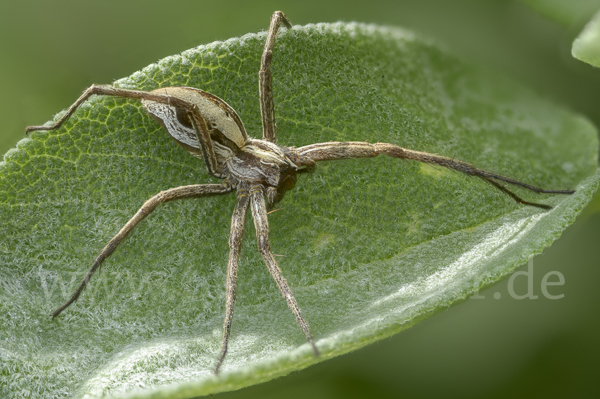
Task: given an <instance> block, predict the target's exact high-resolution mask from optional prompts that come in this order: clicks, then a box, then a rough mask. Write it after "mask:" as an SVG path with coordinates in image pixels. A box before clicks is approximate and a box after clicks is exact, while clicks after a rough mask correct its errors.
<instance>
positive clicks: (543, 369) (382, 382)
mask: <svg viewBox="0 0 600 399" xmlns="http://www.w3.org/2000/svg"><path fill="white" fill-rule="evenodd" d="M560 7H564V9H560ZM276 9H281V10H283V11H285V12H286V13H287V15H288V16H289V17H290V19H291V20H292V22H293V23H295V24H306V23H311V22H334V21H339V20H343V21H361V22H374V23H378V24H389V25H400V26H403V27H406V28H409V29H413V30H415V31H417V32H420V33H421V34H424V35H426V36H428V37H430V38H432V39H434V40H436V41H437V42H439V43H442V44H443V45H444V46H445V47H447V48H448V49H449V50H450V51H452V52H454V53H456V54H458V55H460V56H461V57H462V58H464V59H467V60H469V61H470V62H472V63H475V64H479V65H484V66H486V67H489V68H493V69H496V70H500V71H503V72H504V73H506V74H508V75H510V76H512V77H513V78H514V79H516V80H518V81H521V82H522V83H524V84H525V85H527V86H529V87H530V88H532V89H533V90H534V91H536V92H537V93H539V94H540V95H542V96H544V97H546V98H549V99H550V100H552V101H554V102H557V103H560V104H563V105H564V106H566V107H567V108H570V109H572V110H573V111H575V112H578V113H581V114H584V115H586V116H587V117H588V118H589V119H591V120H592V121H593V122H594V123H595V124H596V126H600V107H599V106H598V104H600V70H598V69H593V68H592V67H590V66H588V65H586V64H583V63H581V62H579V61H577V60H574V59H572V58H571V55H570V46H571V42H572V40H573V39H574V37H575V36H576V35H577V34H578V33H579V31H580V30H581V28H582V27H583V24H585V22H586V21H587V20H588V19H589V18H591V15H592V13H593V12H594V11H595V10H597V9H600V1H597V0H593V1H592V0H578V1H562V2H561V1H558V0H555V1H551V0H548V1H541V0H523V1H500V0H485V1H484V0H479V1H477V0H419V1H417V0H403V1H384V0H370V1H348V0H346V1H337V0H331V1H328V0H318V1H315V0H305V1H303V2H302V3H300V2H294V1H262V2H260V3H257V2H252V1H229V0H220V1H218V2H209V1H199V0H195V1H192V0H185V1H183V0H174V1H169V2H167V1H158V0H144V1H142V0H137V1H133V0H121V1H112V0H111V1H102V2H90V1H80V0H71V1H66V0H55V1H52V2H49V1H41V0H35V1H34V0H21V1H19V2H8V1H3V2H2V5H0V87H1V88H2V95H0V120H1V121H2V123H3V127H2V133H1V134H0V153H4V152H6V151H7V150H8V149H9V148H11V147H13V146H14V145H15V144H16V142H17V141H18V140H20V139H21V138H23V136H24V134H23V131H24V127H25V126H26V125H31V124H41V123H43V122H45V121H47V120H49V119H50V118H51V117H52V116H53V115H54V114H55V113H56V112H58V111H60V110H61V109H63V108H66V107H67V106H69V105H70V104H71V103H72V102H73V101H74V100H75V99H76V98H77V97H78V96H79V94H80V93H81V92H82V91H83V90H84V89H85V88H86V87H88V86H89V85H90V84H92V83H111V82H112V81H113V80H115V79H118V78H121V77H124V76H128V75H130V74H131V73H132V72H134V71H136V70H139V69H141V68H142V67H144V66H146V65H148V64H150V63H152V62H154V61H157V60H158V59H160V58H163V57H165V56H168V55H171V54H176V53H179V52H181V51H183V50H185V49H188V48H191V47H194V46H196V45H198V44H203V43H208V42H211V41H214V40H223V39H227V38H229V37H233V36H239V35H243V34H245V33H248V32H256V31H260V30H266V28H267V26H268V23H269V18H270V16H271V13H272V12H273V11H274V10H276ZM257 112H258V110H257ZM398 144H402V143H398ZM599 239H600V197H599V196H598V195H597V196H596V198H595V200H594V201H593V202H592V204H591V205H590V206H588V208H587V209H586V211H585V212H584V214H583V215H581V216H580V217H579V219H578V220H577V222H576V223H575V224H574V225H572V226H571V227H569V228H568V229H567V230H566V231H565V233H564V235H563V237H562V238H561V239H560V240H558V241H557V242H556V243H555V244H554V245H553V246H552V247H551V248H549V249H548V250H546V251H545V252H544V254H542V255H541V256H538V257H536V258H535V259H534V260H533V276H532V278H531V283H532V286H533V293H534V294H535V295H538V299H535V300H530V299H523V300H517V299H514V298H512V297H511V296H510V295H509V290H508V289H509V286H508V281H509V280H508V279H506V280H504V281H503V282H501V283H499V284H496V285H494V286H492V287H489V288H488V289H486V290H485V291H483V292H481V293H480V294H479V298H472V299H469V300H467V301H466V302H464V303H463V304H460V305H458V306H454V307H452V308H450V309H448V310H447V311H444V312H442V313H441V314H438V315H436V316H434V317H433V318H431V319H429V320H426V321H424V322H422V323H420V324H419V325H417V326H416V327H413V328H412V329H410V330H408V331H406V332H404V333H401V334H399V335H396V336H394V337H393V338H390V339H387V340H385V341H382V342H379V343H377V344H374V345H371V346H368V347H366V348H364V349H361V350H359V351H357V352H354V353H351V354H348V355H345V356H341V357H338V358H336V359H334V360H330V361H327V362H323V363H321V364H319V365H317V366H313V367H311V368H309V369H307V370H304V371H302V372H298V373H295V374H293V375H291V376H288V377H285V378H280V379H278V380H275V381H272V382H270V383H266V384H262V385H258V386H254V387H251V388H248V389H244V390H241V391H238V392H232V393H226V394H220V395H216V396H217V397H220V398H230V397H231V398H233V397H236V398H237V397H239V398H241V397H244V398H248V397H262V398H275V397H281V396H284V395H285V396H286V397H288V398H295V397H298V398H305V397H311V398H337V397H339V398H342V397H343V398H363V397H365V398H366V397H382V398H386V397H394V398H401V397H411V398H430V397H439V396H444V397H457V398H458V397H460V398H471V397H473V398H475V397H478V398H480V397H486V398H496V397H497V398H504V397H527V398H532V397H533V398H536V397H544V398H563V397H575V396H577V397H598V388H597V378H598V375H599V374H600V366H599V362H598V358H599V355H600V340H599V339H598V327H600V323H599V322H598V315H599V314H600V290H598V288H597V282H598V281H600V267H599V266H600V262H599V261H598V259H599V257H600V245H598V242H599ZM522 270H523V269H522ZM554 271H555V272H560V273H561V274H562V275H563V276H564V279H565V284H564V285H563V286H555V287H550V289H549V291H550V293H551V294H553V295H560V294H564V297H563V298H561V299H558V300H550V299H547V298H545V297H544V296H543V295H542V292H541V289H540V287H541V282H542V279H543V277H544V276H545V275H546V274H547V273H549V272H554ZM551 281H552V279H551ZM514 290H515V292H516V293H517V294H524V293H526V292H527V290H528V281H527V278H526V277H525V276H519V277H517V278H515V280H514ZM496 298H499V299H496Z"/></svg>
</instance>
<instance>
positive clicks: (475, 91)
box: [0, 24, 599, 398]
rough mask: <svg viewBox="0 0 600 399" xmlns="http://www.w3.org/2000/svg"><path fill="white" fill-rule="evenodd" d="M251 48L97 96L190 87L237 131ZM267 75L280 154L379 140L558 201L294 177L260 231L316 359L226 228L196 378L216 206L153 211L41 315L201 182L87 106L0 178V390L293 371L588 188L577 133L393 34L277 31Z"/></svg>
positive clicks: (463, 294) (591, 175)
mask: <svg viewBox="0 0 600 399" xmlns="http://www.w3.org/2000/svg"><path fill="white" fill-rule="evenodd" d="M264 40H265V33H264V32H263V33H260V34H250V35H246V36H243V37H241V38H235V39H231V40H228V41H226V42H216V43H212V44H209V45H205V46H200V47H198V48H195V49H192V50H189V51H186V52H184V53H183V54H181V55H178V56H172V57H168V58H166V59H164V60H162V61H160V62H158V63H157V64H153V65H150V66H148V67H147V68H145V69H143V70H142V71H140V72H137V73H134V74H133V75H132V76H131V77H129V78H126V79H122V80H119V81H117V82H115V85H118V86H120V87H126V88H136V89H142V90H152V89H155V88H158V87H166V86H191V87H198V88H201V89H203V90H206V91H208V92H210V93H213V94H215V95H217V96H219V97H220V98H222V99H224V100H225V101H226V102H227V103H228V104H230V105H231V106H232V107H233V108H234V109H236V110H237V112H238V113H239V115H240V117H241V119H242V120H243V121H244V123H245V126H246V130H247V131H248V133H249V134H250V135H251V136H253V137H258V138H259V137H260V135H261V131H262V130H261V126H260V113H259V101H258V89H257V71H258V69H259V63H260V54H261V51H262V46H263V44H264ZM273 75H274V92H275V102H276V119H277V134H278V143H279V144H281V145H287V146H302V145H307V144H311V143H316V142H324V141H334V140H339V141H346V140H357V141H369V142H390V143H395V144H399V145H402V146H404V147H407V148H411V149H415V150H420V151H427V152H432V153H437V154H442V155H446V156H451V157H453V158H456V159H460V160H463V161H467V162H470V163H472V164H474V165H476V166H478V167H480V168H483V169H486V170H490V171H495V172H498V173H501V174H503V175H506V176H511V177H514V178H516V179H519V180H521V181H525V182H528V183H530V184H534V185H537V186H541V187H545V188H555V189H570V188H574V189H577V192H576V193H575V194H574V195H571V196H559V195H554V196H552V195H546V196H540V195H536V194H533V193H529V192H525V191H523V190H517V192H518V193H519V195H521V196H523V197H524V198H526V199H528V200H533V201H540V202H544V203H547V204H551V205H553V206H554V209H553V210H551V211H543V210H541V209H537V208H533V207H523V206H519V205H517V204H516V203H515V202H514V201H513V200H512V199H511V198H509V197H507V196H506V195H504V194H502V193H501V192H499V191H498V190H496V189H495V188H494V187H492V186H491V185H489V184H486V183H485V182H483V181H481V180H479V179H475V178H470V177H468V176H465V175H462V174H459V173H457V172H450V171H447V170H444V169H440V168H434V167H430V166H426V165H422V164H419V163H415V162H402V161H400V160H397V159H391V158H386V157H383V156H381V157H378V158H375V159H362V160H348V161H340V162H330V163H323V164H320V165H319V167H318V169H317V171H316V172H315V173H314V174H310V175H302V176H300V178H299V181H298V184H297V186H296V188H295V189H294V190H292V191H290V192H288V194H287V195H286V197H285V198H284V200H283V201H282V202H281V203H280V204H279V205H278V207H277V208H279V209H280V210H278V211H277V212H274V213H272V214H271V215H270V219H269V223H270V228H271V244H272V248H273V251H274V253H276V254H279V255H284V256H280V257H278V258H277V259H278V262H279V265H280V267H281V269H282V270H283V273H284V275H285V276H286V278H287V280H288V282H289V283H290V285H291V287H292V289H293V291H294V293H295V295H296V298H297V300H298V302H299V304H300V306H301V308H302V310H303V313H304V315H305V317H306V319H307V321H308V322H309V324H310V326H311V329H312V332H313V335H314V336H315V338H316V340H317V344H318V347H319V349H320V351H321V353H322V355H321V356H320V357H319V358H315V357H314V355H313V354H312V351H311V349H310V347H309V346H308V345H307V344H306V343H305V340H304V336H303V334H302V332H301V331H300V329H299V328H298V326H297V325H296V323H295V320H294V317H293V315H292V313H291V312H290V311H289V309H288V308H287V306H286V303H285V301H284V300H283V298H281V295H280V294H279V292H278V290H277V287H276V285H275V283H274V282H273V281H272V279H271V277H270V275H269V273H268V271H267V269H266V267H265V266H264V264H263V263H262V260H261V257H260V255H259V253H258V251H257V249H256V240H255V238H254V228H253V225H252V223H251V221H250V218H248V220H247V227H246V237H245V239H244V249H243V251H242V257H241V260H240V271H239V282H238V295H237V302H236V310H235V316H234V323H233V332H232V339H231V341H230V349H229V354H228V357H227V359H226V361H225V363H224V365H223V368H222V374H221V375H220V376H219V377H215V376H214V375H213V374H212V370H213V368H214V366H215V363H216V358H217V356H218V352H219V349H220V345H221V334H222V332H221V331H222V323H223V317H224V309H225V288H224V284H225V277H226V266H227V258H228V250H229V248H228V235H229V225H230V220H231V212H232V210H233V206H234V203H235V196H234V195H233V194H231V195H228V196H219V197H213V198H206V199H197V200H186V201H178V202H177V201H176V202H172V203H167V204H165V205H162V206H161V207H160V208H159V209H157V210H156V211H155V212H154V213H153V214H152V215H151V216H150V217H148V218H147V219H146V220H145V221H144V222H143V223H142V224H141V225H139V226H138V227H137V228H136V230H135V231H134V232H133V233H132V234H130V236H129V237H128V238H127V240H126V241H125V242H124V243H122V244H121V246H120V247H119V248H118V249H117V251H116V252H115V253H114V254H113V255H112V256H111V257H110V258H109V259H108V260H107V261H106V262H105V264H104V266H103V268H102V270H101V272H100V273H98V274H97V275H95V276H94V278H93V279H92V282H91V284H90V286H89V287H88V288H87V289H86V290H85V292H84V293H83V295H82V296H81V298H80V299H79V300H78V301H77V303H76V304H75V305H73V306H71V307H70V308H69V309H67V310H66V311H65V312H64V313H63V314H61V315H60V317H58V318H57V319H56V320H51V318H50V314H51V312H52V311H53V310H54V309H55V308H56V307H57V306H58V305H60V304H61V303H63V302H64V301H65V300H66V299H67V298H68V297H69V296H70V294H71V292H72V291H73V290H74V288H75V286H76V285H77V284H78V282H79V281H80V279H81V278H82V277H83V275H84V274H85V272H87V270H88V268H89V267H90V265H91V262H92V261H93V259H94V257H95V256H96V255H97V253H98V251H99V250H100V249H101V248H102V247H103V246H104V244H105V243H106V242H107V241H108V240H109V239H110V238H111V237H112V236H113V235H114V234H115V233H116V232H118V230H119V229H120V228H121V226H122V225H123V224H125V223H126V222H127V221H128V220H129V218H130V217H131V216H132V215H133V214H134V213H135V212H136V211H137V209H138V208H139V207H140V206H141V204H142V203H143V202H144V201H145V200H146V199H148V198H150V197H151V196H152V195H154V194H156V193H158V192H159V191H161V190H164V189H167V188H170V187H176V186H180V185H185V184H197V183H214V182H216V181H215V179H212V178H210V177H209V176H208V175H207V173H206V170H205V167H204V165H203V164H202V162H201V161H200V160H198V159H196V158H194V157H192V156H190V155H189V154H187V153H186V152H185V151H184V150H182V149H181V148H179V147H178V146H177V145H175V144H174V143H173V142H172V140H171V139H170V138H169V137H168V135H167V134H166V132H164V131H163V130H162V128H161V127H160V126H159V125H158V124H157V123H156V122H155V121H154V120H153V119H151V118H150V117H149V116H148V115H147V114H146V113H145V112H144V111H143V109H142V108H141V106H140V104H139V103H137V102H135V101H131V100H124V99H115V98H107V97H98V98H94V99H92V100H91V101H89V102H87V103H86V104H85V105H84V106H82V107H81V108H80V109H79V110H78V111H77V113H76V114H75V115H73V117H72V118H71V119H70V120H69V121H68V122H67V123H66V124H65V125H64V126H63V127H62V128H61V129H59V130H57V131H51V132H36V133H34V134H32V135H31V137H29V138H27V139H25V140H23V141H21V142H20V143H19V144H18V146H17V148H16V149H13V150H11V151H9V152H8V153H7V154H6V155H5V161H4V162H3V163H1V164H0V220H2V223H0V229H2V230H1V234H2V241H1V243H2V244H1V247H0V265H1V266H0V275H1V276H0V315H1V316H0V320H1V322H0V381H2V383H1V384H0V394H1V395H0V396H2V397H19V396H20V395H23V393H24V392H25V393H27V392H29V393H30V394H31V395H32V396H34V397H71V396H74V397H88V398H93V397H100V396H103V395H104V396H109V397H140V398H150V397H152V398H163V397H165V398H166V397H169V398H189V397H194V396H198V395H203V394H210V393H215V392H220V391H226V390H234V389H239V388H242V387H244V386H248V385H252V384H256V383H259V382H263V381H267V380H270V379H272V378H275V377H278V376H282V375H285V374H287V373H290V372H292V371H294V370H298V369H302V368H304V367H308V366H309V365H311V364H314V363H316V362H319V361H324V360H326V359H328V358H331V357H333V356H337V355H340V354H343V353H346V352H349V351H352V350H355V349H357V348H360V347H362V346H364V345H367V344H368V343H371V342H374V341H376V340H379V339H382V338H385V337H387V336H389V335H391V334H395V333H397V332H399V331H401V330H404V329H406V328H408V327H410V326H411V325H413V324H415V323H417V322H418V321H420V320H422V319H423V318H425V317H428V316H430V315H432V314H434V313H435V312H437V311H439V310H441V309H444V308H446V307H447V306H450V305H452V304H454V303H457V302H460V301H462V300H464V299H465V298H467V297H468V296H469V295H471V294H473V293H474V292H476V291H477V290H479V289H480V288H481V287H484V286H486V285H489V284H492V283H494V282H496V281H498V280H499V279H501V278H502V277H504V276H506V275H507V274H510V273H511V272H512V271H513V270H514V269H515V268H517V267H518V266H519V265H521V264H523V263H524V262H526V261H527V259H528V258H529V257H530V256H532V255H534V254H537V253H540V252H541V251H542V250H543V249H544V248H545V247H547V246H548V245H550V244H551V243H552V241H554V240H555V239H556V238H557V237H558V236H559V235H560V234H561V232H562V231H563V230H564V229H565V228H566V227H567V226H568V225H569V224H570V223H572V222H573V221H574V219H575V217H576V215H577V214H578V213H579V212H580V211H581V210H582V208H583V207H584V206H585V204H586V203H587V202H588V201H589V199H590V198H591V195H592V194H593V193H594V191H595V190H596V188H597V186H598V181H599V175H598V172H597V159H596V154H597V147H598V143H597V138H596V131H595V129H594V127H593V126H592V125H591V124H590V123H589V122H588V121H587V120H585V119H584V118H582V117H580V116H578V115H574V114H573V113H570V112H568V111H567V110H564V109H561V108H560V107H558V106H556V105H554V104H551V103H549V102H546V101H544V100H542V99H540V98H539V97H537V96H536V95H534V94H532V93H531V92H530V91H528V90H527V89H525V88H523V87H522V86H519V85H517V84H516V83H514V82H512V81H510V80H508V79H506V78H504V77H501V76H498V75H495V74H492V73H489V72H485V71H481V70H479V69H477V68H474V67H472V66H469V65H467V64H465V63H463V62H462V61H461V60H459V59H457V58H456V57H454V56H452V55H450V54H448V53H447V52H445V51H443V50H441V49H440V48H439V47H438V46H437V45H435V44H433V43H430V42H428V41H426V40H423V39H421V38H419V37H418V36H415V35H414V34H412V33H410V32H407V31H404V30H401V29H397V28H387V27H378V26H372V25H361V24H319V25H307V26H302V27H294V28H293V30H290V31H286V30H282V32H281V34H280V36H279V38H278V42H277V45H276V48H275V55H274V64H273ZM73 100H75V99H73ZM32 122H35V121H32ZM399 361H401V360H399Z"/></svg>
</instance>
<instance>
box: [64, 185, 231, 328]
mask: <svg viewBox="0 0 600 399" xmlns="http://www.w3.org/2000/svg"><path fill="white" fill-rule="evenodd" d="M231 190H232V188H231V185H230V184H229V182H225V183H223V184H192V185H189V186H181V187H176V188H171V189H169V190H165V191H161V192H160V193H158V194H156V195H155V196H153V197H152V198H150V199H149V200H148V201H146V202H145V203H144V205H142V207H141V208H140V209H139V210H138V211H137V213H136V214H135V215H134V216H133V217H132V218H131V219H129V221H128V222H127V223H126V224H125V226H123V227H122V228H121V230H120V231H119V232H118V233H117V234H116V235H115V236H114V237H113V238H112V239H111V240H110V241H109V242H108V243H107V244H106V246H105V247H104V248H102V250H101V251H100V253H99V254H98V256H97V257H96V259H95V260H94V263H93V265H92V267H91V269H90V270H89V271H88V272H87V274H86V275H85V277H84V278H83V280H82V281H81V283H80V284H79V287H77V289H76V290H75V292H74V293H73V295H72V296H71V298H70V299H69V300H68V301H67V302H65V303H64V304H63V305H62V306H60V307H59V308H58V309H56V310H55V311H54V313H52V318H55V317H56V316H58V315H59V314H60V312H62V311H63V310H65V309H66V308H67V307H68V306H69V305H71V304H72V303H73V302H75V301H76V300H77V298H79V295H81V292H82V291H83V289H84V288H85V286H86V285H87V283H88V282H89V281H90V279H91V278H92V275H93V274H94V272H95V271H96V270H97V269H98V268H99V267H100V265H101V264H102V262H103V261H104V259H106V258H108V257H109V256H110V255H111V254H112V253H113V251H114V250H115V249H116V248H117V246H118V245H119V244H120V243H121V241H123V239H125V237H127V234H129V232H130V231H131V230H133V228H134V227H135V226H136V225H137V224H138V223H139V222H141V221H142V220H144V219H145V218H146V216H148V215H149V214H150V213H152V211H154V209H156V207H157V206H158V205H160V204H162V203H163V202H168V201H173V200H177V199H184V198H195V197H206V196H209V195H217V194H226V193H228V192H230V191H231Z"/></svg>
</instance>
